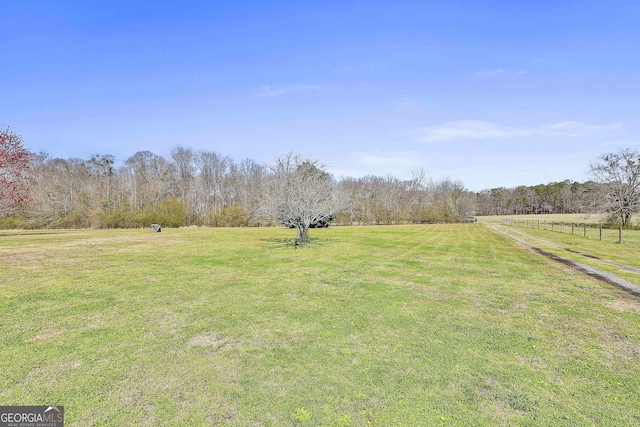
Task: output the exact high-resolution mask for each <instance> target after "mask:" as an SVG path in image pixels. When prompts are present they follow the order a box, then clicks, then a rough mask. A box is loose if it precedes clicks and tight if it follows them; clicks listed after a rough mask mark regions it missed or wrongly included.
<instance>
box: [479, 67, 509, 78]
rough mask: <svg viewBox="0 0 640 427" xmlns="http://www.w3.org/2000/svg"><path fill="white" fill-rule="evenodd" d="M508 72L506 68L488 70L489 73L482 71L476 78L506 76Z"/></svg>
mask: <svg viewBox="0 0 640 427" xmlns="http://www.w3.org/2000/svg"><path fill="white" fill-rule="evenodd" d="M506 73H507V70H506V69H505V68H498V69H496V70H488V71H480V72H479V73H475V74H474V75H473V76H474V77H493V76H499V75H500V74H506Z"/></svg>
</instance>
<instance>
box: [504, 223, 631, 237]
mask: <svg viewBox="0 0 640 427" xmlns="http://www.w3.org/2000/svg"><path fill="white" fill-rule="evenodd" d="M502 224H504V225H510V226H513V227H521V228H533V229H538V230H549V231H555V232H559V233H570V234H573V235H579V236H583V237H586V238H589V237H590V238H594V237H595V238H597V239H599V240H603V233H604V235H605V239H607V240H610V239H612V238H613V237H614V236H615V237H617V242H618V243H622V239H623V233H622V230H623V229H622V227H618V229H617V230H616V229H611V228H603V226H602V223H586V222H564V221H549V220H542V219H513V218H503V219H502Z"/></svg>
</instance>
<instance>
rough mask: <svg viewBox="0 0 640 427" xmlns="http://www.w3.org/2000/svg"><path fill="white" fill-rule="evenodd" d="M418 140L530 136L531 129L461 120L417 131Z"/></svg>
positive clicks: (434, 140) (440, 140)
mask: <svg viewBox="0 0 640 427" xmlns="http://www.w3.org/2000/svg"><path fill="white" fill-rule="evenodd" d="M416 132H417V133H418V135H419V140H420V141H422V142H428V143H437V142H446V141H453V140H456V139H490V138H509V137H514V136H522V135H530V134H531V133H533V131H532V130H531V129H518V128H508V127H501V126H499V125H497V124H495V123H491V122H484V121H479V120H461V121H456V122H449V123H444V124H442V125H438V126H430V127H425V128H421V129H418V130H417V131H416Z"/></svg>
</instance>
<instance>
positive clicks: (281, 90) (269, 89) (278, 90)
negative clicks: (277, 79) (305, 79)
mask: <svg viewBox="0 0 640 427" xmlns="http://www.w3.org/2000/svg"><path fill="white" fill-rule="evenodd" d="M319 89H320V86H314V85H303V84H298V85H284V86H277V87H274V86H264V87H262V88H261V89H260V92H259V93H258V96H259V97H261V98H273V97H277V96H282V95H286V94H288V93H291V92H307V91H312V90H319Z"/></svg>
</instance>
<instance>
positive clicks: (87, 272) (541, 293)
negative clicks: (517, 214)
mask: <svg viewBox="0 0 640 427" xmlns="http://www.w3.org/2000/svg"><path fill="white" fill-rule="evenodd" d="M292 233H293V232H292V231H291V230H286V229H282V228H242V229H232V228H218V229H206V228H204V229H197V228H189V229H167V230H164V231H163V232H162V233H151V232H150V231H149V230H83V231H33V232H29V231H1V232H0V297H1V298H0V313H1V314H2V316H1V318H0V319H1V320H0V344H1V345H0V363H1V366H2V376H0V402H1V403H2V404H3V405H36V404H38V405H44V404H57V405H63V406H64V407H65V411H66V421H67V423H66V425H69V426H87V425H99V426H123V425H128V426H137V425H141V426H145V425H149V426H151V425H163V426H185V425H190V426H197V425H202V426H210V425H221V426H287V425H291V426H296V425H302V426H304V425H308V426H385V427H386V426H431V425H433V426H440V425H452V426H466V425H469V426H471V425H473V426H494V425H516V426H517V425H554V426H562V425H566V426H581V425H585V426H587V425H599V426H619V425H637V424H639V423H640V393H638V390H640V298H638V297H635V296H632V295H630V294H628V293H625V292H623V291H621V290H618V289H616V288H613V287H611V286H609V285H607V284H604V283H601V282H598V281H595V280H594V279H592V278H589V277H587V276H584V275H581V274H579V273H576V272H574V271H573V270H571V269H569V268H568V267H565V266H564V265H560V264H557V263H554V262H553V261H551V260H548V259H546V258H544V257H541V256H539V255H537V254H535V253H534V252H532V251H531V250H529V249H526V248H524V247H521V246H518V244H517V243H515V242H513V241H511V240H510V239H508V238H506V237H505V236H502V235H500V234H498V233H497V232H495V231H493V230H491V229H489V228H488V227H485V226H483V225H481V224H464V225H428V226H389V227H337V228H330V229H322V230H312V231H311V237H312V239H314V240H313V241H312V244H311V245H309V246H308V247H303V248H296V247H295V246H292V245H291V244H290V241H291V240H292V238H293V234H292ZM287 239H288V240H287Z"/></svg>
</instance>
